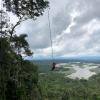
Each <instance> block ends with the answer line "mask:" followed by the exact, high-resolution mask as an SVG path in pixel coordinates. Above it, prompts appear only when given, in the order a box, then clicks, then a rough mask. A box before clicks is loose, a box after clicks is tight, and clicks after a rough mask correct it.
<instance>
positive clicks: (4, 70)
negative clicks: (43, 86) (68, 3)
mask: <svg viewBox="0 0 100 100" xmlns="http://www.w3.org/2000/svg"><path fill="white" fill-rule="evenodd" d="M2 1H3V7H4V10H3V9H1V10H0V100H40V99H41V96H40V93H39V87H38V71H37V67H36V66H35V65H33V64H32V63H30V62H29V61H25V60H24V59H23V58H22V53H23V52H24V54H25V55H27V56H30V55H32V52H31V50H30V48H29V44H28V42H27V41H26V39H25V38H26V37H27V35H26V34H21V35H20V36H17V34H15V28H16V27H17V26H18V25H20V23H21V22H23V21H25V20H27V19H33V20H35V19H36V18H37V17H39V16H40V15H42V14H43V12H44V9H45V8H46V7H48V2H47V1H44V0H2ZM5 9H6V11H7V12H11V13H13V14H15V15H16V17H17V18H18V22H17V23H16V24H15V25H14V24H11V23H10V21H9V20H10V18H9V15H8V13H7V12H5Z"/></svg>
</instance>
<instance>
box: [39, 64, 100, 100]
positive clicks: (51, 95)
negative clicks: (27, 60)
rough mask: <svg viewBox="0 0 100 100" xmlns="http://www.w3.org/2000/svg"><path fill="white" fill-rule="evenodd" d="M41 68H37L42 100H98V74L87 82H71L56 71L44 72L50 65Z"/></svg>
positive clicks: (99, 90) (99, 89)
mask: <svg viewBox="0 0 100 100" xmlns="http://www.w3.org/2000/svg"><path fill="white" fill-rule="evenodd" d="M42 66H43V67H42ZM42 66H41V65H40V66H39V73H40V74H39V83H40V86H41V90H42V91H43V92H42V93H43V94H42V95H43V97H44V100H100V85H99V84H100V74H98V75H94V76H93V77H91V78H89V80H85V79H81V80H79V79H76V80H73V79H69V78H67V77H64V74H62V73H58V72H57V71H53V72H52V71H50V70H49V71H47V70H46V71H45V69H44V68H45V67H46V68H50V65H49V66H48V65H42ZM42 68H43V69H44V72H43V70H42ZM60 70H61V69H60ZM66 73H67V72H66Z"/></svg>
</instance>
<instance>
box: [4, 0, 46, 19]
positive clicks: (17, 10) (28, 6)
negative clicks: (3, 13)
mask: <svg viewBox="0 0 100 100" xmlns="http://www.w3.org/2000/svg"><path fill="white" fill-rule="evenodd" d="M3 6H4V7H5V8H6V10H7V11H9V12H12V13H14V14H15V15H17V17H19V18H24V19H28V18H32V19H35V18H36V17H38V16H40V15H42V14H43V12H44V9H45V8H46V7H48V1H44V0H3Z"/></svg>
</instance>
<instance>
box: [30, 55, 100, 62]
mask: <svg viewBox="0 0 100 100" xmlns="http://www.w3.org/2000/svg"><path fill="white" fill-rule="evenodd" d="M31 61H32V62H36V63H50V62H56V63H69V62H81V63H83V62H84V63H100V55H84V56H69V57H55V58H54V59H52V58H50V57H45V58H42V57H41V58H33V59H31Z"/></svg>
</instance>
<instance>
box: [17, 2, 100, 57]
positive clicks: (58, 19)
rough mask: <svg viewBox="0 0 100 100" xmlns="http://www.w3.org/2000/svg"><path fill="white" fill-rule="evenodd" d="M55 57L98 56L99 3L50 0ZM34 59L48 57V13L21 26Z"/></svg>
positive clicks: (46, 11)
mask: <svg viewBox="0 0 100 100" xmlns="http://www.w3.org/2000/svg"><path fill="white" fill-rule="evenodd" d="M49 2H50V22H51V30H52V40H53V51H54V57H62V56H64V57H66V56H73V55H98V54H100V0H49ZM17 33H27V34H28V41H29V44H30V47H31V49H32V51H33V52H34V55H33V57H50V56H51V47H50V29H49V23H48V9H46V10H45V12H44V15H43V16H41V17H39V18H38V19H37V20H36V21H32V20H28V21H26V22H24V23H23V24H21V25H20V26H19V27H18V29H17Z"/></svg>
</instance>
